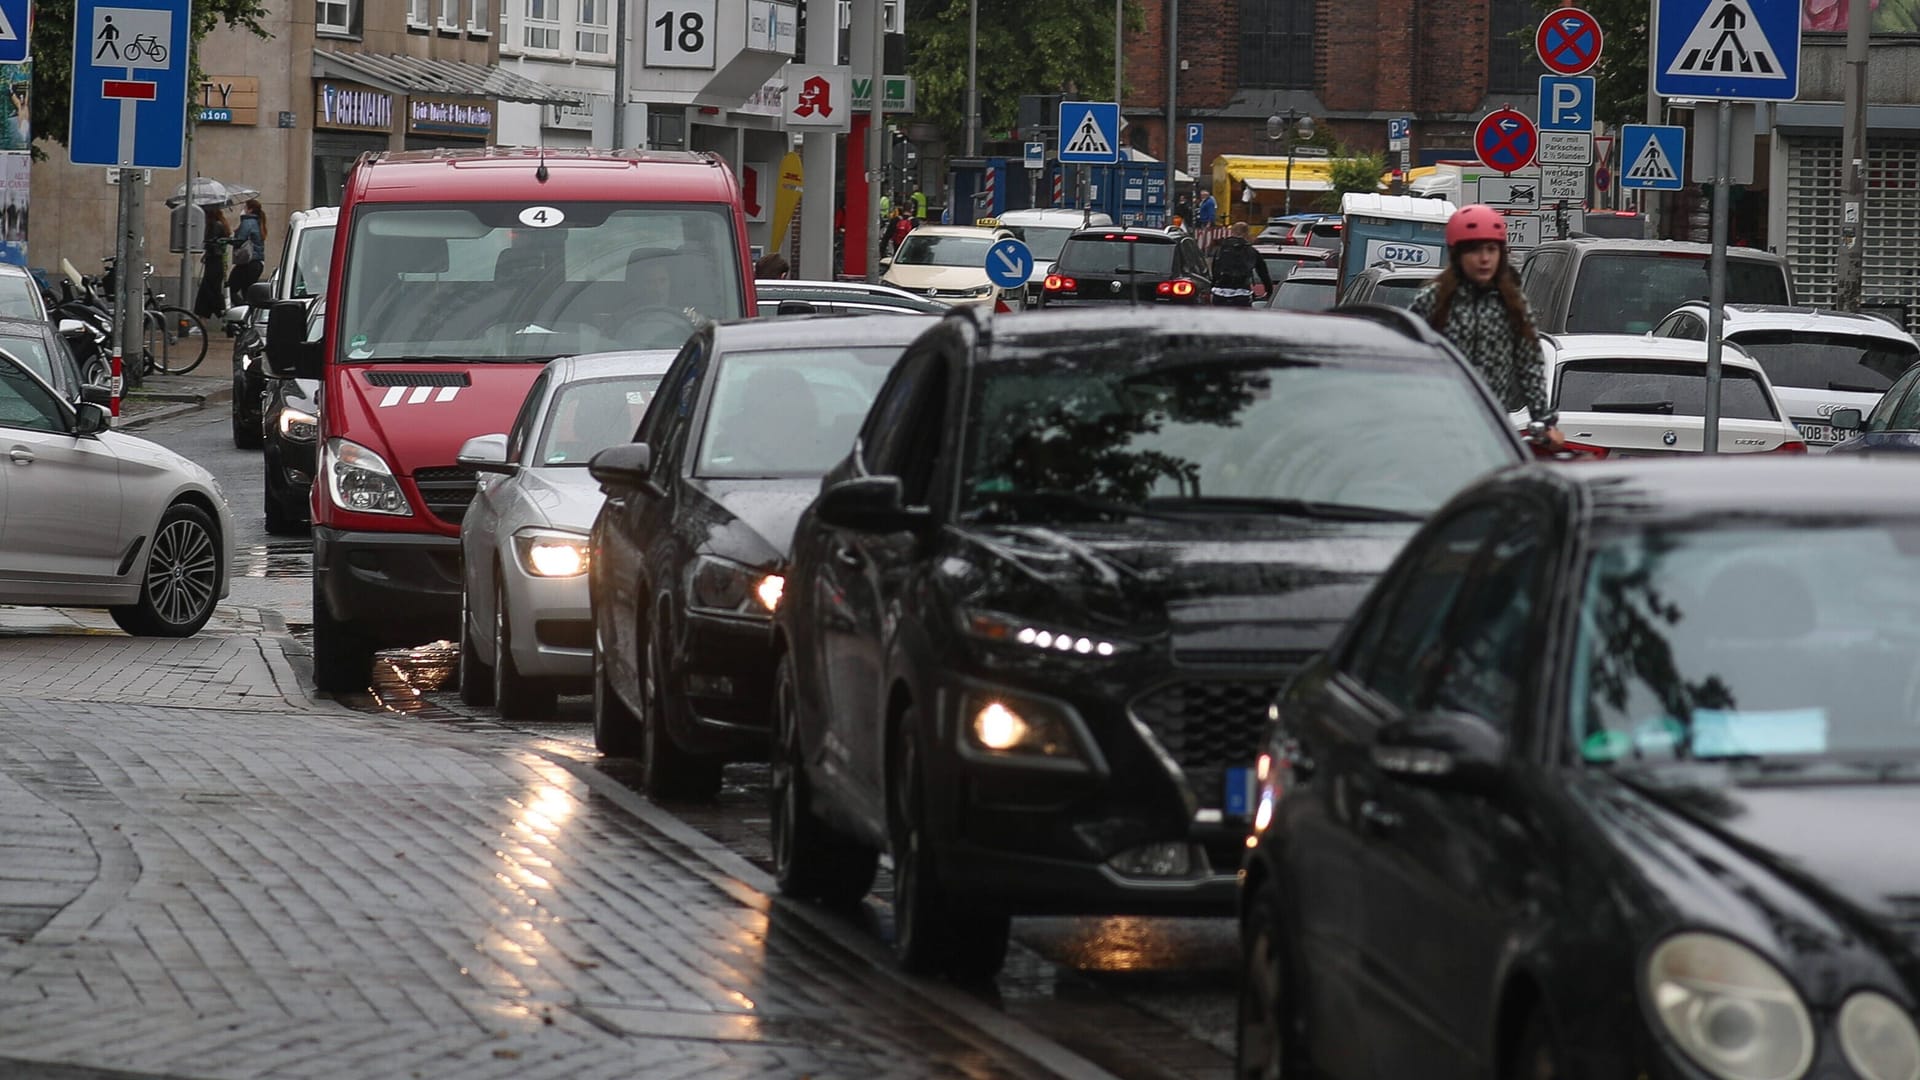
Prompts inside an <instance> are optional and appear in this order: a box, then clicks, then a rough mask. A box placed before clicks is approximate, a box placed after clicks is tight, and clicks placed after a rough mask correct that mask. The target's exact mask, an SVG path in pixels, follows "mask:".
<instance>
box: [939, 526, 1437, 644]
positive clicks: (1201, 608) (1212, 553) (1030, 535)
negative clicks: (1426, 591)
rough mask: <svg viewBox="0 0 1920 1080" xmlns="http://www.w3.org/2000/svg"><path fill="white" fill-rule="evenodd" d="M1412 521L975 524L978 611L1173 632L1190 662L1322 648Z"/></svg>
mask: <svg viewBox="0 0 1920 1080" xmlns="http://www.w3.org/2000/svg"><path fill="white" fill-rule="evenodd" d="M1415 528H1416V526H1415V525H1414V524H1411V523H1397V522H1394V523H1347V522H1321V521H1308V520H1298V519H1284V520H1280V521H1275V520H1271V519H1264V518H1263V519H1260V520H1258V521H1240V520H1226V521H1223V520H1219V519H1207V518H1196V519H1195V520H1194V521H1193V522H1191V523H1189V522H1160V521H1136V522H1129V523H1128V524H1127V526H1126V527H1125V530H1124V531H1122V530H1121V529H1120V528H1116V527H1102V528H1085V527H1041V526H993V527H976V528H974V529H972V530H971V531H969V532H968V533H967V534H966V535H967V537H968V542H969V543H970V544H972V545H973V546H974V547H975V548H976V549H977V551H978V552H979V555H978V557H977V558H974V559H969V560H966V561H967V562H968V563H969V564H971V565H973V566H975V567H977V568H978V569H977V574H978V578H977V580H976V581H974V582H971V583H970V587H969V590H968V591H969V592H971V593H972V594H973V598H972V601H971V602H972V603H974V604H977V605H978V606H982V607H988V608H994V609H1000V610H1008V611H1010V612H1012V613H1016V614H1022V615H1027V616H1030V617H1036V618H1037V617H1040V616H1042V615H1045V616H1047V617H1050V618H1069V619H1081V620H1091V621H1092V622H1093V623H1095V624H1105V625H1111V626H1114V627H1116V628H1117V629H1122V632H1125V633H1128V634H1132V635H1138V636H1142V637H1157V636H1160V635H1163V634H1164V635H1166V636H1168V637H1169V638H1170V639H1171V644H1172V647H1173V649H1174V650H1175V651H1176V653H1186V654H1188V655H1189V656H1191V657H1193V658H1195V659H1202V658H1204V659H1210V660H1213V661H1215V662H1233V661H1234V660H1235V659H1236V658H1240V659H1246V660H1250V661H1251V660H1254V659H1255V658H1256V657H1255V654H1258V653H1266V652H1272V651H1276V650H1277V651H1282V652H1288V653H1305V652H1312V651H1316V650H1319V649H1322V648H1324V647H1326V645H1327V644H1328V643H1329V642H1330V641H1331V640H1332V639H1333V636H1334V634H1335V633H1336V632H1337V631H1338V629H1339V628H1340V626H1341V625H1342V624H1343V623H1344V622H1345V621H1346V620H1347V618H1348V617H1349V616H1350V615H1352V614H1353V610H1354V608H1355V607H1356V606H1357V605H1358V604H1359V602H1360V599H1361V597H1362V596H1364V595H1365V594H1366V591H1367V589H1369V588H1370V587H1372V585H1373V582H1374V581H1375V579H1377V578H1378V577H1379V576H1380V574H1381V572H1382V571H1383V570H1385V569H1386V567H1387V564H1388V563H1389V562H1391V561H1392V560H1393V557H1394V556H1395V555H1396V554H1397V553H1398V552H1399V551H1400V548H1401V547H1402V546H1404V545H1405V543H1406V542H1407V540H1408V538H1409V537H1411V536H1412V535H1413V531H1414V529H1415Z"/></svg>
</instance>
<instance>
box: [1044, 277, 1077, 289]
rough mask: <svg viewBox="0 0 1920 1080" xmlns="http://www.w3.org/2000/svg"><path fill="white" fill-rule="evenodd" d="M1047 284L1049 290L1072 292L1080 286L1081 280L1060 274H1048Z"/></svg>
mask: <svg viewBox="0 0 1920 1080" xmlns="http://www.w3.org/2000/svg"><path fill="white" fill-rule="evenodd" d="M1045 284H1046V290H1047V291H1048V292H1072V291H1074V290H1075V289H1078V288H1079V287H1080V283H1079V282H1077V281H1075V280H1073V279H1072V278H1070V277H1061V276H1060V275H1059V274H1048V275H1047V280H1046V283H1045Z"/></svg>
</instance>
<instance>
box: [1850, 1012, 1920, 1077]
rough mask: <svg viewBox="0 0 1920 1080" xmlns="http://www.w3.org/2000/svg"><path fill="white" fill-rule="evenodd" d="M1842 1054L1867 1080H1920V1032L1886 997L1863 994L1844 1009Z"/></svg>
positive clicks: (1855, 1070)
mask: <svg viewBox="0 0 1920 1080" xmlns="http://www.w3.org/2000/svg"><path fill="white" fill-rule="evenodd" d="M1840 1050H1841V1052H1842V1053H1844V1054H1846V1057H1847V1064H1849V1065H1851V1066H1853V1071H1854V1072H1857V1073H1859V1074H1860V1075H1861V1076H1862V1077H1865V1078H1866V1080H1920V1031H1917V1030H1915V1028H1914V1026H1913V1017H1911V1016H1909V1015H1907V1010H1905V1009H1903V1008H1901V1007H1900V1004H1899V1003H1898V1002H1896V1001H1894V1000H1893V999H1892V998H1889V997H1887V996H1886V995H1885V994H1877V993H1874V992H1873V991H1871V990H1863V991H1861V992H1860V993H1857V994H1855V995H1853V996H1852V997H1850V998H1848V999H1847V1003H1846V1004H1844V1005H1842V1006H1840Z"/></svg>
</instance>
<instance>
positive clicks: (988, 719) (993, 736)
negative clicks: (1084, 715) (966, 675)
mask: <svg viewBox="0 0 1920 1080" xmlns="http://www.w3.org/2000/svg"><path fill="white" fill-rule="evenodd" d="M959 727H960V750H961V754H962V756H964V757H969V758H972V759H974V760H976V761H1000V762H1016V761H1017V762H1023V763H1027V764H1033V765H1044V766H1047V767H1050V768H1063V767H1064V768H1066V769H1069V770H1071V771H1084V770H1086V769H1088V768H1091V767H1095V766H1094V761H1093V759H1094V758H1095V757H1097V751H1094V750H1092V749H1091V745H1090V740H1089V737H1088V735H1087V734H1086V732H1085V729H1084V728H1083V727H1082V726H1081V724H1080V723H1079V722H1078V721H1077V720H1076V719H1075V718H1074V717H1073V715H1072V713H1071V712H1070V711H1069V710H1068V708H1067V707H1066V706H1065V705H1062V704H1058V703H1055V702H1050V701H1046V700H1043V699H1039V698H1035V697H1030V696H1028V695H1026V694H1022V693H1018V692H1012V693H1009V692H1003V691H999V690H995V689H991V688H987V687H979V686H976V687H972V688H969V689H967V690H966V691H965V692H963V693H961V694H960V724H959Z"/></svg>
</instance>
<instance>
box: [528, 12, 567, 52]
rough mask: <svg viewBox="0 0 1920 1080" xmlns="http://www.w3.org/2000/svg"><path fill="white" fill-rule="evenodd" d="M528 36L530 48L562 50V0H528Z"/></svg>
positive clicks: (552, 50)
mask: <svg viewBox="0 0 1920 1080" xmlns="http://www.w3.org/2000/svg"><path fill="white" fill-rule="evenodd" d="M525 29H526V36H525V38H524V39H523V40H524V41H525V43H526V46H527V48H529V49H545V50H547V51H549V52H559V51H560V0H527V20H526V27H525Z"/></svg>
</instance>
